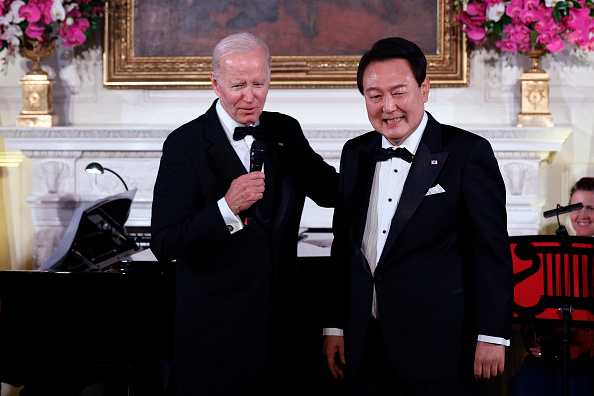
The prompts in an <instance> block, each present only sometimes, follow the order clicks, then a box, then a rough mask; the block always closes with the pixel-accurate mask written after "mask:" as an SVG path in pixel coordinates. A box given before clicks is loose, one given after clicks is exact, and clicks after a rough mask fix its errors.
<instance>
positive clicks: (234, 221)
mask: <svg viewBox="0 0 594 396" xmlns="http://www.w3.org/2000/svg"><path fill="white" fill-rule="evenodd" d="M215 109H216V111H217V116H218V117H219V121H220V122H221V125H222V126H223V130H224V131H225V135H226V136H227V139H229V142H230V143H231V146H232V147H233V150H235V153H237V156H238V157H239V159H240V160H241V162H242V163H243V166H244V167H245V169H246V170H249V167H250V150H251V147H252V143H253V142H254V137H253V136H251V135H247V136H246V137H245V138H243V139H241V140H233V132H234V131H235V128H236V127H242V126H245V125H243V124H240V123H239V122H237V121H235V120H234V119H233V118H231V116H230V115H229V114H227V112H226V111H225V109H223V106H222V105H221V101H220V100H218V101H217V104H216V106H215ZM259 123H260V122H259V120H257V121H256V122H255V123H254V124H253V125H250V126H256V125H258V124H259ZM217 204H218V206H219V210H220V212H221V215H222V216H223V220H225V224H226V225H227V229H228V230H229V232H230V233H231V234H234V233H236V232H237V231H240V230H242V229H243V223H242V222H241V218H240V217H239V216H237V215H236V214H234V213H233V211H232V210H231V208H229V205H228V204H227V201H226V200H225V197H223V198H221V199H219V200H218V201H217Z"/></svg>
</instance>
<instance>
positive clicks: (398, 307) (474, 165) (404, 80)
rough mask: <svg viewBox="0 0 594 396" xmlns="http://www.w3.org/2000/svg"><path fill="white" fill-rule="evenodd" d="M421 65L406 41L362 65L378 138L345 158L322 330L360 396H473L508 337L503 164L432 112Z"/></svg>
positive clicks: (381, 49)
mask: <svg viewBox="0 0 594 396" xmlns="http://www.w3.org/2000/svg"><path fill="white" fill-rule="evenodd" d="M426 69H427V61H426V58H425V55H424V54H423V52H422V51H421V49H420V48H419V47H418V46H417V45H416V44H414V43H412V42H410V41H408V40H405V39H402V38H398V37H394V38H387V39H383V40H380V41H378V42H376V43H375V44H374V45H373V47H372V48H371V49H370V50H369V51H368V52H366V53H365V54H364V55H363V57H362V58H361V61H360V63H359V69H358V73H357V85H358V88H359V90H360V91H361V94H363V96H364V97H365V104H366V107H367V114H368V117H369V120H370V122H371V124H372V126H373V127H374V128H375V131H372V132H369V133H367V134H364V135H361V136H359V137H356V138H354V139H351V140H350V141H348V142H347V143H346V144H345V146H344V149H343V152H342V156H341V163H340V178H339V184H338V186H339V187H338V188H339V198H338V202H337V205H336V209H335V212H334V224H333V230H334V243H333V245H332V269H331V270H330V274H331V275H330V278H329V286H328V307H327V319H326V324H325V329H324V334H325V339H324V352H325V355H326V359H327V363H328V366H329V368H330V371H331V372H332V374H333V375H334V376H335V377H338V376H342V375H343V374H345V370H347V373H346V374H348V376H349V378H350V380H351V382H352V385H353V387H354V390H355V393H356V394H361V395H407V396H408V395H415V396H417V395H418V396H421V395H423V396H424V395H452V396H454V395H456V396H459V395H472V394H474V393H475V391H476V388H477V387H476V381H477V380H479V379H488V378H490V377H494V376H496V375H498V374H501V373H502V372H503V366H504V357H505V346H506V345H509V339H510V337H511V335H512V301H513V283H512V275H513V270H512V260H511V253H510V248H509V241H508V235H507V223H506V222H507V216H506V210H505V186H504V184H503V179H502V177H501V174H500V171H499V167H498V164H497V160H496V159H495V156H494V154H493V150H492V149H491V146H490V145H489V143H488V142H487V140H485V139H483V138H481V137H479V136H476V135H474V134H472V133H469V132H467V131H464V130H462V129H459V128H455V127H452V126H449V125H443V124H440V123H438V122H437V121H436V120H435V119H434V118H433V117H432V116H431V115H430V114H429V113H427V112H425V109H424V104H425V103H426V102H427V100H428V97H429V87H430V83H429V79H428V78H427V76H426ZM343 364H346V366H343ZM473 374H474V375H473Z"/></svg>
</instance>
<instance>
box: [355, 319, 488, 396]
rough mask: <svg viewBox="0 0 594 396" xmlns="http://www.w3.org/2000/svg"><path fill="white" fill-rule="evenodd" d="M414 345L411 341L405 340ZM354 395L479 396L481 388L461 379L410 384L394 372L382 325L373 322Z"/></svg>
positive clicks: (373, 320) (357, 375)
mask: <svg viewBox="0 0 594 396" xmlns="http://www.w3.org/2000/svg"><path fill="white" fill-rule="evenodd" d="M402 342H412V340H402ZM351 382H352V385H353V394H354V395H373V396H384V395H386V396H388V395H390V396H477V395H479V391H478V388H479V387H478V386H477V385H476V384H474V383H471V384H465V383H462V382H461V381H460V379H459V378H457V377H456V378H447V379H440V380H436V381H425V382H409V381H407V380H406V379H405V378H401V377H400V376H399V375H398V374H397V373H396V372H395V371H394V369H393V368H392V366H391V364H390V361H389V359H388V355H387V353H386V347H385V344H384V338H383V334H382V331H381V328H380V323H379V321H378V320H376V319H374V318H370V320H369V327H368V330H367V337H366V340H365V348H364V350H363V356H362V358H361V364H360V367H359V370H358V372H357V373H356V374H355V375H352V377H351Z"/></svg>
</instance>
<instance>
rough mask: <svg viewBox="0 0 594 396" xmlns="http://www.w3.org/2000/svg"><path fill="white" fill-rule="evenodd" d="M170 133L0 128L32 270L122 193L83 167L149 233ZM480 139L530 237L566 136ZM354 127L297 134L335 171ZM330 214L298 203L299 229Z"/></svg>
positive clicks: (514, 222)
mask: <svg viewBox="0 0 594 396" xmlns="http://www.w3.org/2000/svg"><path fill="white" fill-rule="evenodd" d="M173 129H174V128H138V127H113V126H106V127H100V126H93V127H75V126H73V127H54V128H35V129H31V128H15V127H1V128H0V136H2V137H3V138H4V139H5V140H6V143H7V146H8V149H10V150H21V152H22V153H23V155H25V156H26V157H28V158H31V160H32V164H33V175H32V178H33V194H32V195H31V196H30V197H28V198H27V202H28V203H29V205H30V207H31V217H32V219H33V222H34V225H35V241H34V247H33V250H34V263H33V265H34V268H37V267H38V266H39V265H41V264H42V263H43V262H44V261H45V260H46V259H47V258H48V257H49V255H50V254H51V252H52V251H53V249H54V248H55V247H56V246H57V244H58V243H59V241H60V240H61V236H62V235H63V233H64V231H65V229H66V227H67V225H68V222H69V220H70V218H71V216H72V213H73V211H74V210H75V209H76V208H77V207H78V206H80V205H81V204H84V203H86V202H91V201H94V200H96V199H99V198H102V197H105V196H109V195H113V194H116V193H118V192H120V191H121V190H122V189H123V185H122V183H121V181H120V180H119V179H117V177H116V176H114V175H112V174H110V173H105V174H104V175H100V176H95V175H89V174H87V173H86V172H85V171H84V168H85V167H86V165H87V164H88V163H90V162H100V163H101V164H102V165H103V166H104V167H108V168H110V169H112V170H114V171H115V172H117V173H118V174H119V175H120V176H122V178H123V179H124V180H125V181H126V184H127V185H128V187H129V188H131V189H132V188H137V189H138V191H137V193H136V198H135V200H134V202H133V204H132V208H131V211H130V217H129V219H128V222H127V223H126V225H128V226H149V225H150V216H151V203H152V190H153V186H154V183H155V179H156V175H157V171H158V167H159V159H160V155H161V148H162V145H163V141H164V140H165V138H166V136H167V135H168V134H169V133H170V132H171V131H172V130H173ZM465 129H468V130H470V131H472V132H474V133H476V134H478V135H480V136H483V137H485V138H487V139H488V140H489V141H490V143H491V145H492V147H493V149H494V151H495V155H496V157H497V159H498V161H499V165H500V169H501V172H502V175H503V178H504V180H505V183H506V187H507V211H508V230H509V233H510V234H511V235H534V234H538V231H539V228H540V226H541V220H542V219H541V217H542V216H541V212H542V206H543V204H544V197H542V196H541V195H540V194H541V193H540V191H541V189H540V186H539V180H540V179H541V172H542V167H541V164H542V163H543V161H547V160H549V159H550V158H551V157H552V156H553V155H554V154H555V153H556V152H558V151H560V150H561V146H562V144H563V142H564V141H565V139H567V137H568V136H569V134H570V133H571V129H570V128H566V127H554V128H516V127H503V126H480V125H479V126H466V127H465ZM367 131H368V130H367V129H364V128H362V127H353V128H348V127H335V128H325V127H311V128H305V130H304V132H305V135H306V137H307V138H308V140H309V142H310V144H311V146H312V147H313V148H314V150H316V151H317V152H318V153H320V155H322V156H323V157H324V158H325V159H326V160H327V161H328V162H329V163H331V164H332V165H334V166H336V167H338V163H339V159H340V153H341V150H342V146H343V145H344V143H345V142H346V140H348V139H350V138H353V137H356V136H358V135H360V134H362V133H365V132H367ZM331 217H332V210H329V209H323V208H319V207H317V206H316V205H315V204H314V203H313V202H312V201H310V200H308V201H307V202H306V207H305V210H304V214H303V219H302V226H303V227H315V228H320V227H322V228H330V227H331Z"/></svg>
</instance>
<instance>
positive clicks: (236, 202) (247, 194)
mask: <svg viewBox="0 0 594 396" xmlns="http://www.w3.org/2000/svg"><path fill="white" fill-rule="evenodd" d="M263 195H264V173H262V172H250V173H248V174H246V175H241V176H239V177H238V178H237V179H235V180H233V181H232V182H231V186H230V187H229V190H228V191H227V194H225V201H227V205H229V209H231V211H232V212H233V214H238V213H239V212H242V211H244V210H246V209H248V208H249V207H250V206H252V205H253V204H254V202H256V201H257V200H259V199H262V196H263Z"/></svg>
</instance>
